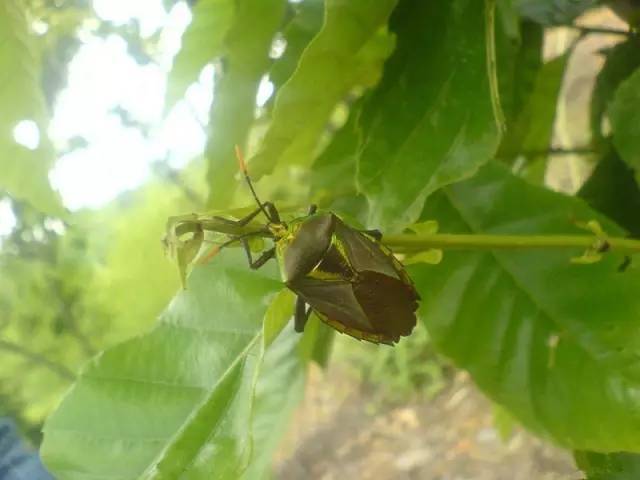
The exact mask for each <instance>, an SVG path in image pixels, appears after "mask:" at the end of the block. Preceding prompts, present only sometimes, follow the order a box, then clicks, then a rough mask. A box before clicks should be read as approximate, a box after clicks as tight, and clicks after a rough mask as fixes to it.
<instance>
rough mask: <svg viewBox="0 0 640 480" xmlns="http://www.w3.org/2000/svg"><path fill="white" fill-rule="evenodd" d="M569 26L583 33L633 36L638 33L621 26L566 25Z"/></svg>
mask: <svg viewBox="0 0 640 480" xmlns="http://www.w3.org/2000/svg"><path fill="white" fill-rule="evenodd" d="M565 26H566V27H568V28H573V29H574V30H578V31H580V33H582V34H585V35H586V34H590V33H596V34H601V35H623V36H626V37H631V36H634V35H636V32H634V31H633V30H622V29H619V28H606V27H587V26H582V25H565Z"/></svg>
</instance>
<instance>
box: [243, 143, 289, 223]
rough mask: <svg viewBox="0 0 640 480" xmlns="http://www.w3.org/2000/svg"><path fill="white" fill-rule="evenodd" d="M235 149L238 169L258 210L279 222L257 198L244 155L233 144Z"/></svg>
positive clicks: (274, 221) (273, 221) (268, 218)
mask: <svg viewBox="0 0 640 480" xmlns="http://www.w3.org/2000/svg"><path fill="white" fill-rule="evenodd" d="M235 150H236V159H237V160H238V165H239V166H240V171H241V172H242V174H243V175H244V179H245V180H246V182H247V185H249V189H250V190H251V194H252V195H253V198H254V199H255V201H256V203H257V204H258V206H259V207H260V210H262V213H264V216H265V217H267V220H269V221H270V222H272V223H279V222H277V221H276V219H274V218H272V217H271V215H269V212H268V211H267V209H266V208H265V206H264V203H262V202H261V201H260V199H259V198H258V194H257V193H256V190H255V189H254V188H253V183H252V182H251V178H250V177H249V171H248V170H247V164H246V163H245V161H244V156H243V155H242V151H241V150H240V147H239V146H238V145H236V146H235Z"/></svg>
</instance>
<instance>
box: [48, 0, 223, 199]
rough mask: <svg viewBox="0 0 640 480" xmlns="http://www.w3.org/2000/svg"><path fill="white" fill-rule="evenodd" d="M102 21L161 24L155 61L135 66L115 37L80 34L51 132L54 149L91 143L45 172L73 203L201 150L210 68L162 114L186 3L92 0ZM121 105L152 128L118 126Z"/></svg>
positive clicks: (147, 29) (112, 192)
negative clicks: (146, 131) (167, 7)
mask: <svg viewBox="0 0 640 480" xmlns="http://www.w3.org/2000/svg"><path fill="white" fill-rule="evenodd" d="M94 7H95V11H96V13H97V14H98V16H99V17H101V18H102V19H104V20H109V21H112V22H114V23H116V24H124V23H127V22H128V21H130V20H131V19H132V18H136V19H138V20H139V22H140V26H141V33H142V35H143V36H149V35H152V34H154V33H155V32H156V31H157V30H161V32H162V33H161V35H162V36H161V38H162V40H161V45H162V48H161V53H160V57H159V58H156V59H154V60H155V62H156V63H150V64H147V65H139V64H138V63H136V61H135V60H134V59H133V58H132V57H130V56H129V54H128V53H127V44H126V42H125V41H124V40H123V39H122V38H121V37H119V36H117V35H111V36H109V37H107V38H101V37H97V36H95V35H93V34H92V33H91V32H89V31H81V32H79V36H80V38H81V39H82V41H83V43H84V44H83V46H82V47H81V48H80V50H79V51H78V53H77V54H76V56H75V57H74V59H73V60H72V61H71V63H70V64H69V75H68V85H67V87H66V88H65V89H64V90H63V91H62V92H61V93H60V94H59V96H58V99H57V102H56V107H55V111H54V116H53V119H52V121H51V123H50V128H49V136H50V138H51V139H52V141H53V142H54V144H55V145H56V146H57V147H58V148H59V149H61V150H62V149H64V147H65V146H66V145H67V144H68V142H69V141H70V140H71V139H73V138H74V137H78V136H80V137H83V138H84V139H86V140H87V143H88V146H87V147H86V148H81V149H77V150H74V151H72V152H71V153H69V154H66V155H63V156H62V157H60V158H59V159H58V161H57V163H56V165H55V167H54V169H53V170H52V172H51V174H50V178H51V182H52V184H53V186H54V187H55V188H56V189H57V190H59V191H60V193H61V195H62V198H63V201H64V203H65V205H66V206H67V207H68V208H70V209H72V210H75V209H78V208H82V207H99V206H101V205H104V204H105V203H107V202H108V201H110V200H112V199H113V198H114V197H115V196H117V195H118V194H119V193H120V192H122V191H124V190H127V189H132V188H135V187H136V186H138V185H140V184H141V183H142V182H143V181H144V180H145V179H146V178H147V177H148V175H149V173H150V171H151V170H150V167H151V164H152V163H153V162H154V161H158V160H162V159H165V158H168V160H169V163H170V164H171V165H172V166H175V167H179V166H183V165H184V164H186V163H187V162H188V161H189V160H190V159H192V158H194V157H195V156H196V155H198V154H200V153H201V152H202V149H203V147H204V142H205V133H204V131H203V128H202V124H203V123H204V122H206V119H207V111H208V109H209V105H210V103H211V98H212V82H213V69H212V68H205V70H204V71H203V73H202V75H201V76H200V79H199V81H198V82H197V83H196V84H194V85H193V86H192V87H191V88H190V91H189V95H187V100H186V102H181V103H180V104H178V105H177V106H176V107H175V108H174V109H173V110H172V111H171V112H169V114H168V115H167V117H166V118H163V108H164V107H163V99H164V94H165V86H166V76H167V72H168V70H169V68H170V66H171V60H172V57H173V55H174V54H175V52H176V51H177V49H178V48H179V45H180V35H181V34H182V32H183V31H184V29H185V28H186V26H187V25H188V23H189V21H190V19H191V14H190V12H189V9H188V8H187V6H186V5H185V4H184V3H179V4H177V5H176V6H175V7H174V8H173V9H172V10H171V12H169V13H166V12H165V10H164V8H163V6H162V1H161V0H142V1H136V2H131V1H129V0H94ZM117 106H120V107H121V108H123V109H124V110H126V111H127V112H129V113H130V115H131V117H132V118H133V119H134V120H136V121H138V122H140V123H143V124H145V125H147V126H148V127H149V134H148V135H147V136H145V135H144V134H143V132H142V131H141V130H140V129H138V128H136V127H131V126H126V125H123V124H122V121H121V119H120V117H119V116H118V115H117V114H116V113H114V112H113V109H114V108H115V107H117Z"/></svg>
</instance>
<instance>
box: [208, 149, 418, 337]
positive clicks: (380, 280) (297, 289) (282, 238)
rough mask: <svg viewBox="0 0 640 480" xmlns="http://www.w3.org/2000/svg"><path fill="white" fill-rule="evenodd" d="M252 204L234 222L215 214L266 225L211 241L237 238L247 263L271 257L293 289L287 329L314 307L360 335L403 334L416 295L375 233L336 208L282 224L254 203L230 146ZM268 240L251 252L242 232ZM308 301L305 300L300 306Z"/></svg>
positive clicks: (268, 207)
mask: <svg viewBox="0 0 640 480" xmlns="http://www.w3.org/2000/svg"><path fill="white" fill-rule="evenodd" d="M236 154H237V156H238V162H239V164H240V169H241V170H242V173H243V174H244V177H245V179H246V182H247V184H248V185H249V188H250V190H251V193H252V195H253V198H254V199H255V201H256V203H257V204H258V208H257V209H256V210H255V211H253V212H252V213H250V214H249V215H247V216H246V217H244V218H242V219H241V220H237V221H234V220H229V219H222V218H220V217H215V218H216V220H218V221H224V222H227V223H228V224H229V225H230V226H236V227H239V226H244V225H247V224H248V223H249V222H251V221H252V220H253V219H254V218H255V217H256V216H258V215H259V214H260V213H262V214H263V215H264V216H265V217H266V218H267V224H266V225H265V226H264V227H262V228H260V229H258V230H255V231H251V232H249V233H246V234H242V235H236V236H233V235H230V237H231V238H230V239H229V240H228V241H226V242H224V243H223V244H221V245H217V246H216V247H214V253H217V252H218V251H219V250H220V249H221V248H222V247H225V246H227V245H229V244H231V243H234V242H241V243H242V245H243V247H244V249H245V251H246V254H247V259H248V262H249V266H250V267H251V268H252V269H257V268H260V267H261V266H262V265H264V264H265V263H266V262H267V261H269V260H270V259H272V258H274V257H276V258H277V260H278V263H279V265H280V272H281V275H282V279H283V281H284V283H285V285H286V286H287V287H288V288H289V289H290V290H291V291H293V292H294V293H295V294H296V295H297V299H296V307H295V317H294V327H295V330H296V331H298V332H302V331H303V330H304V327H305V324H306V322H307V320H308V318H309V315H310V313H311V312H312V311H313V312H315V313H316V315H317V316H318V317H319V318H320V319H321V320H322V321H324V322H325V323H327V324H328V325H330V326H331V327H333V328H335V329H336V330H338V331H339V332H342V333H346V334H347V335H350V336H352V337H355V338H357V339H359V340H367V341H369V342H373V343H386V344H389V345H393V344H394V343H396V342H398V341H399V340H400V337H402V336H406V335H409V334H410V333H411V331H412V330H413V328H414V327H415V325H416V315H415V312H416V310H417V308H418V301H419V300H420V296H419V295H418V292H417V291H416V289H415V287H414V285H413V282H412V281H411V278H409V275H408V274H407V272H406V271H405V269H404V267H403V265H402V264H401V263H400V262H399V261H398V260H397V259H396V258H395V257H394V256H393V254H392V252H391V251H390V250H389V249H388V248H386V247H385V246H384V245H382V244H381V243H380V239H381V234H380V232H378V231H360V230H356V229H353V228H351V227H350V226H348V225H347V224H346V223H345V222H344V221H342V219H340V218H339V217H338V216H337V215H336V214H334V213H331V212H317V211H316V208H315V206H312V207H311V208H310V210H309V212H308V214H307V215H306V216H304V217H301V218H296V219H294V220H293V221H291V222H288V223H285V222H284V221H282V220H281V218H280V215H279V213H278V210H277V209H276V208H275V206H274V205H273V204H272V203H270V202H264V203H263V202H261V201H260V199H259V198H258V196H257V194H256V192H255V190H254V188H253V184H252V183H251V179H250V178H249V175H248V173H247V169H246V166H245V164H244V161H243V160H242V156H241V154H240V152H239V150H238V149H236ZM252 236H262V237H266V238H271V239H272V240H273V241H274V243H275V245H274V246H273V247H272V248H270V249H268V250H266V251H263V253H262V254H261V255H260V257H259V258H257V259H256V260H254V259H253V258H252V254H251V249H250V248H249V244H248V241H247V240H248V238H249V237H252ZM307 305H308V306H307Z"/></svg>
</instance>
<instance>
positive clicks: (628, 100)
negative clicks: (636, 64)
mask: <svg viewBox="0 0 640 480" xmlns="http://www.w3.org/2000/svg"><path fill="white" fill-rule="evenodd" d="M609 118H610V120H611V129H612V130H613V144H614V145H615V147H616V149H617V150H618V153H619V154H620V156H621V157H622V159H623V160H624V161H625V162H627V163H628V164H629V166H630V167H632V168H633V169H635V170H636V174H637V172H638V170H639V169H640V68H639V69H637V70H636V71H635V72H634V73H633V74H632V75H631V76H629V77H628V78H627V79H626V80H625V81H624V82H622V83H621V84H620V86H619V87H618V90H617V91H616V94H615V96H614V99H613V102H612V103H611V104H610V106H609Z"/></svg>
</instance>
